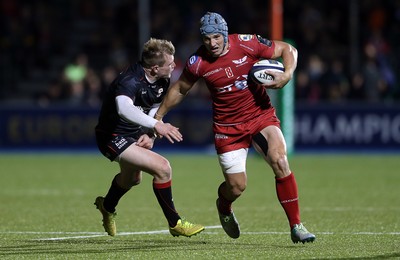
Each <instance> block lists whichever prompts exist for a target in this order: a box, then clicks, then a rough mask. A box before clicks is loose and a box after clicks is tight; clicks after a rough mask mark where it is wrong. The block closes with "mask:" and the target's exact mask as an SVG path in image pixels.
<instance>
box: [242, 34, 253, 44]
mask: <svg viewBox="0 0 400 260" xmlns="http://www.w3.org/2000/svg"><path fill="white" fill-rule="evenodd" d="M251 39H253V35H251V34H239V40H241V41H244V42H247V41H250V40H251Z"/></svg>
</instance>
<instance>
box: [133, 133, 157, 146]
mask: <svg viewBox="0 0 400 260" xmlns="http://www.w3.org/2000/svg"><path fill="white" fill-rule="evenodd" d="M136 145H137V146H139V147H142V148H146V149H152V148H153V145H154V139H153V138H151V137H150V136H148V135H146V134H144V135H142V136H140V137H139V139H138V140H137V141H136Z"/></svg>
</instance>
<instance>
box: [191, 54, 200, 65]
mask: <svg viewBox="0 0 400 260" xmlns="http://www.w3.org/2000/svg"><path fill="white" fill-rule="evenodd" d="M198 58H199V56H197V55H193V56H191V57H190V58H189V65H193V64H194V63H196V61H197V59H198Z"/></svg>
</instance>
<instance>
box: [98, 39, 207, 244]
mask: <svg viewBox="0 0 400 260" xmlns="http://www.w3.org/2000/svg"><path fill="white" fill-rule="evenodd" d="M174 54H175V47H174V45H173V44H172V43H171V42H170V41H167V40H163V39H154V38H151V39H150V40H149V41H147V42H146V43H145V44H144V46H143V51H142V57H141V60H140V62H137V63H135V64H132V65H130V66H129V67H128V68H127V69H126V70H124V71H123V72H121V73H120V74H119V75H118V76H117V78H116V79H115V80H114V81H113V82H112V83H111V85H110V87H109V88H108V90H107V91H106V93H105V96H104V100H103V104H102V107H101V111H100V115H99V121H98V124H97V126H96V128H95V132H96V141H97V145H98V147H99V150H100V151H101V153H102V154H103V155H104V156H105V157H107V158H108V159H109V160H110V161H115V162H117V163H118V164H119V166H120V172H119V173H118V174H116V175H115V177H114V179H113V180H112V183H111V186H110V188H109V190H108V193H107V194H106V196H105V197H101V196H99V197H97V198H96V200H95V205H96V206H97V208H98V209H99V211H100V212H101V214H102V217H103V226H104V229H105V231H106V232H107V233H108V234H109V235H110V236H115V235H116V232H117V231H116V224H115V217H116V209H115V208H116V206H117V204H118V202H119V200H120V199H121V198H122V196H123V195H124V194H125V193H126V192H128V191H129V190H130V189H131V188H132V187H133V186H135V185H138V184H140V182H141V180H142V172H146V173H149V174H150V175H152V176H153V191H154V194H155V196H156V197H157V200H158V203H159V204H160V206H161V208H162V211H163V213H164V215H165V217H166V219H167V221H168V224H169V231H170V233H171V235H173V236H180V235H182V236H186V237H190V236H192V235H196V234H198V233H200V232H201V231H203V230H204V227H203V226H202V225H198V224H193V223H190V222H189V221H187V220H184V219H182V218H181V216H180V215H179V214H178V212H177V211H176V209H175V206H174V202H173V198H172V190H171V177H172V169H171V166H170V163H169V161H168V160H167V159H166V158H164V157H163V156H161V155H159V154H158V153H155V152H153V151H152V150H151V149H152V147H153V144H154V139H155V137H156V136H157V135H159V136H162V137H165V138H167V139H168V140H169V141H170V142H171V143H174V141H177V142H180V141H182V135H181V133H180V132H179V129H178V128H177V127H175V126H173V125H171V124H169V123H163V122H162V121H158V120H156V119H154V114H155V112H156V110H157V109H158V106H159V105H160V103H161V101H162V99H163V97H164V96H165V94H166V92H167V89H168V87H169V85H170V77H171V73H172V71H173V70H174V68H175V62H174Z"/></svg>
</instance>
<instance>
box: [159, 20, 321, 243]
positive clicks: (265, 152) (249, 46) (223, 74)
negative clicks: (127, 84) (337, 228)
mask: <svg viewBox="0 0 400 260" xmlns="http://www.w3.org/2000/svg"><path fill="white" fill-rule="evenodd" d="M200 33H201V35H202V40H203V45H201V46H200V47H199V49H198V50H197V51H196V52H195V53H194V54H193V55H192V56H191V57H190V58H189V59H188V60H187V62H186V65H185V68H184V71H183V72H182V74H181V76H180V78H179V80H178V81H177V82H176V83H175V84H173V86H171V88H170V89H169V90H168V93H167V95H166V96H165V98H164V100H163V102H162V103H161V105H160V107H159V109H158V111H157V112H156V115H155V118H156V119H159V120H161V119H162V118H163V116H165V115H166V114H167V112H168V111H169V110H170V109H171V108H173V107H174V106H176V105H177V104H178V103H180V102H181V101H182V99H183V98H184V97H185V95H186V94H187V93H188V91H189V90H190V89H191V88H192V86H193V85H194V83H195V82H196V81H197V80H198V79H200V78H202V79H203V80H204V81H205V83H206V85H207V88H208V90H209V91H210V94H211V98H212V102H213V104H212V109H213V121H214V124H213V131H214V136H215V148H216V151H217V154H218V159H219V162H220V165H221V169H222V172H223V175H224V178H225V181H224V182H223V183H221V185H220V186H219V188H218V199H217V201H216V203H217V209H218V213H219V218H220V222H221V225H222V227H223V228H224V230H225V232H226V233H227V234H228V235H229V236H230V237H232V238H238V237H239V236H240V228H239V223H238V221H237V219H236V217H235V215H234V213H233V210H232V207H231V205H232V203H233V202H234V201H235V200H236V199H237V198H238V197H239V196H240V195H241V194H242V193H243V191H244V190H245V188H246V185H247V175H246V159H247V154H248V149H249V148H250V146H251V145H253V147H254V148H255V150H256V151H257V152H259V153H260V154H261V155H262V157H263V158H264V160H265V161H266V162H267V163H268V164H269V165H270V166H271V168H272V170H273V172H274V174H275V182H276V192H277V196H278V199H279V201H280V203H281V205H282V207H283V209H284V211H285V213H286V215H287V218H288V221H289V225H290V230H291V239H292V241H293V242H294V243H297V242H302V243H305V242H313V241H314V240H315V235H314V234H312V233H310V232H308V230H307V229H306V228H305V227H304V225H303V224H302V223H301V221H300V209H299V201H298V191H297V184H296V180H295V176H294V174H293V172H292V171H291V169H290V167H289V163H288V159H287V152H286V142H285V139H284V136H283V134H282V131H281V129H280V121H279V119H278V118H277V116H276V114H275V109H274V107H273V106H272V104H271V102H270V98H269V96H268V94H267V91H266V88H271V89H280V88H283V87H284V86H285V85H286V83H288V81H289V80H290V79H291V78H292V76H293V72H294V71H295V69H296V66H297V50H296V49H295V48H294V47H293V46H291V45H289V44H287V43H285V42H282V41H271V40H268V39H265V38H263V37H261V36H258V35H251V34H230V35H228V26H227V23H226V22H225V20H224V18H223V17H222V16H221V15H219V14H217V13H212V12H207V13H206V14H205V15H204V16H203V17H202V18H201V20H200ZM277 58H282V60H283V63H284V66H285V72H284V73H280V72H273V71H272V72H271V73H270V74H272V75H273V77H274V81H273V82H271V83H270V84H269V85H263V86H260V85H256V84H255V83H253V82H251V81H250V80H248V73H249V71H250V69H251V67H252V66H253V64H254V63H255V62H257V61H258V60H260V59H277Z"/></svg>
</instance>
